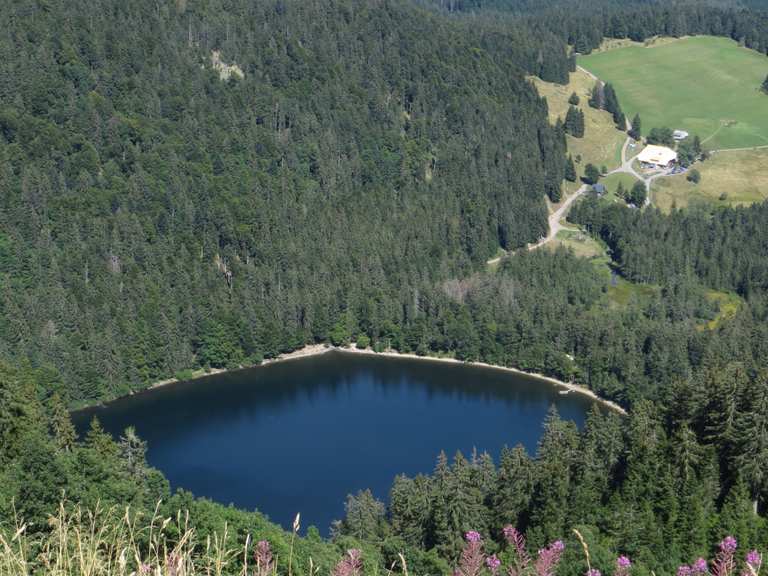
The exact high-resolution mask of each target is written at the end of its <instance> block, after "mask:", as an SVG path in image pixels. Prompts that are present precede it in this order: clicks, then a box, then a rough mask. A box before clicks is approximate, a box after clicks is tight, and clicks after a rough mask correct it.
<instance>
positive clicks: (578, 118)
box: [564, 106, 584, 138]
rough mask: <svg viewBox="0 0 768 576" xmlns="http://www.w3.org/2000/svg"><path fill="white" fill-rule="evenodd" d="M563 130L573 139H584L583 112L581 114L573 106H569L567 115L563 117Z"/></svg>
mask: <svg viewBox="0 0 768 576" xmlns="http://www.w3.org/2000/svg"><path fill="white" fill-rule="evenodd" d="M564 128H565V131H566V132H567V133H568V134H570V135H571V136H573V137H575V138H583V137H584V112H582V111H581V110H579V109H578V108H576V107H575V106H570V107H569V108H568V113H567V114H566V116H565V124H564Z"/></svg>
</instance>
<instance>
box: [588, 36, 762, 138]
mask: <svg viewBox="0 0 768 576" xmlns="http://www.w3.org/2000/svg"><path fill="white" fill-rule="evenodd" d="M579 64H580V65H581V66H583V67H584V68H586V69H587V70H589V71H591V72H593V73H594V74H595V75H597V76H598V77H599V78H601V79H602V80H604V81H606V82H611V83H612V84H613V85H614V87H615V88H616V92H617V94H618V96H619V100H620V101H621V104H622V107H623V108H624V111H625V112H626V113H627V115H628V116H631V115H633V114H635V113H639V114H640V116H641V118H642V120H643V128H644V130H645V131H647V130H648V129H650V128H652V127H654V126H668V127H670V128H681V129H684V130H687V131H689V132H690V133H692V134H698V135H699V136H700V137H701V138H702V140H705V141H706V145H707V147H709V148H710V149H717V148H740V147H747V146H760V145H765V144H768V96H766V95H765V94H763V93H762V92H761V91H760V84H761V83H762V81H763V80H764V79H765V75H766V73H768V59H766V57H765V56H763V55H761V54H759V53H757V52H754V51H752V50H748V49H746V48H742V47H740V46H739V45H738V44H737V43H736V42H734V41H732V40H730V39H727V38H714V37H709V36H698V37H691V38H681V39H679V40H668V41H666V42H656V43H653V44H649V45H648V46H640V45H630V46H625V47H621V48H616V49H612V50H605V51H602V52H597V53H593V54H590V55H588V56H582V57H580V58H579ZM707 139H709V140H707Z"/></svg>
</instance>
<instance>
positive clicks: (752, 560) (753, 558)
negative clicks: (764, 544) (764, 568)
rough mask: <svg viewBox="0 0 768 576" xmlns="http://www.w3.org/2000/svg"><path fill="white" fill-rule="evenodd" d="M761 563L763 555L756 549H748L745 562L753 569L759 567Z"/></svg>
mask: <svg viewBox="0 0 768 576" xmlns="http://www.w3.org/2000/svg"><path fill="white" fill-rule="evenodd" d="M762 563H763V557H762V556H761V554H760V553H759V552H758V551H757V550H750V551H749V552H748V553H747V564H749V565H750V566H752V568H754V569H755V570H759V569H760V565H761V564H762Z"/></svg>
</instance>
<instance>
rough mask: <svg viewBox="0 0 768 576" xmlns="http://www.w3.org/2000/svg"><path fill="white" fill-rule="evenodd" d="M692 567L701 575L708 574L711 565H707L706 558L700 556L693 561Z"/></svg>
mask: <svg viewBox="0 0 768 576" xmlns="http://www.w3.org/2000/svg"><path fill="white" fill-rule="evenodd" d="M691 569H692V571H693V573H694V574H696V575H701V574H706V573H707V572H708V571H709V566H707V561H706V560H704V558H699V559H698V560H696V562H694V563H693V565H692V566H691Z"/></svg>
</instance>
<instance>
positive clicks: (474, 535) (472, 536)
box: [464, 530, 483, 542]
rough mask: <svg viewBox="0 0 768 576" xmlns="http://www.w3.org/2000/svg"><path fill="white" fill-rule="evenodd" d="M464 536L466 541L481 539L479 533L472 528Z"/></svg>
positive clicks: (478, 540)
mask: <svg viewBox="0 0 768 576" xmlns="http://www.w3.org/2000/svg"><path fill="white" fill-rule="evenodd" d="M464 537H465V538H466V539H467V542H480V541H481V540H482V539H483V538H482V536H480V533H479V532H476V531H474V530H470V531H469V532H467V533H466V534H465V535H464Z"/></svg>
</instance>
